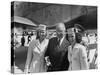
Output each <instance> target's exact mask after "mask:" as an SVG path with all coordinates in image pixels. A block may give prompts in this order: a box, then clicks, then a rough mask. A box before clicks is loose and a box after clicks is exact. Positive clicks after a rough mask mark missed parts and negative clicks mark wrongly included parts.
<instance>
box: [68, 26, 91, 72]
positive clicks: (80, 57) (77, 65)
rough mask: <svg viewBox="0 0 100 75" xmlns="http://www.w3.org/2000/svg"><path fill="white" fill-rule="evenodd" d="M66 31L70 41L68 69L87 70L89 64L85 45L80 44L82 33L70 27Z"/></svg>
mask: <svg viewBox="0 0 100 75" xmlns="http://www.w3.org/2000/svg"><path fill="white" fill-rule="evenodd" d="M67 31H68V39H69V42H70V43H71V45H70V46H69V47H68V60H69V63H70V65H69V70H87V69H88V68H89V66H88V62H87V52H86V47H85V46H83V45H82V44H81V41H82V33H80V32H78V31H76V30H75V28H70V29H68V30H67Z"/></svg>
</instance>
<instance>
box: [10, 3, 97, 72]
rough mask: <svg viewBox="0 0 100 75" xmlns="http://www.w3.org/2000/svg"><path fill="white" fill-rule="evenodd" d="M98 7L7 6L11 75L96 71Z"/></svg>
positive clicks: (56, 5) (53, 5) (20, 4)
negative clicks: (8, 9)
mask: <svg viewBox="0 0 100 75" xmlns="http://www.w3.org/2000/svg"><path fill="white" fill-rule="evenodd" d="M97 12H98V6H90V5H78V4H77V5H74V4H59V3H43V2H24V1H13V2H11V73H14V74H30V73H42V72H44V73H45V72H59V71H80V70H91V69H98V49H97V48H98V42H97V40H98V34H97V33H98V32H97V29H98V27H97V26H98V25H97V24H98V23H97Z"/></svg>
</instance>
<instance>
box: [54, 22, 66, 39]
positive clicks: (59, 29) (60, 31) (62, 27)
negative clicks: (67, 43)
mask: <svg viewBox="0 0 100 75" xmlns="http://www.w3.org/2000/svg"><path fill="white" fill-rule="evenodd" d="M65 30H66V29H65V25H64V24H63V23H58V24H57V27H56V33H57V37H58V38H62V37H63V36H64V35H65Z"/></svg>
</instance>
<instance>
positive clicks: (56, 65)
mask: <svg viewBox="0 0 100 75" xmlns="http://www.w3.org/2000/svg"><path fill="white" fill-rule="evenodd" d="M68 46H69V42H68V41H67V40H66V38H64V39H63V41H62V44H61V45H60V46H58V38H57V37H55V38H52V39H50V41H49V44H48V47H47V51H46V53H45V56H49V59H50V62H51V66H49V67H48V71H64V70H68V67H69V62H68V58H67V56H68Z"/></svg>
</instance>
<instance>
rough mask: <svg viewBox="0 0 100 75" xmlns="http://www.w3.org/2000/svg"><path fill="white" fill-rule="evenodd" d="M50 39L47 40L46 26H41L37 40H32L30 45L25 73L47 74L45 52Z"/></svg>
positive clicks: (38, 29)
mask: <svg viewBox="0 0 100 75" xmlns="http://www.w3.org/2000/svg"><path fill="white" fill-rule="evenodd" d="M48 42H49V39H47V38H46V25H43V24H40V25H39V27H38V28H37V37H36V40H35V39H34V40H32V42H30V44H29V48H28V53H27V59H26V65H25V70H24V72H25V73H37V72H46V71H47V68H46V62H45V57H44V54H45V51H46V48H47V45H48Z"/></svg>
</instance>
